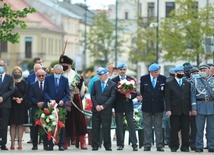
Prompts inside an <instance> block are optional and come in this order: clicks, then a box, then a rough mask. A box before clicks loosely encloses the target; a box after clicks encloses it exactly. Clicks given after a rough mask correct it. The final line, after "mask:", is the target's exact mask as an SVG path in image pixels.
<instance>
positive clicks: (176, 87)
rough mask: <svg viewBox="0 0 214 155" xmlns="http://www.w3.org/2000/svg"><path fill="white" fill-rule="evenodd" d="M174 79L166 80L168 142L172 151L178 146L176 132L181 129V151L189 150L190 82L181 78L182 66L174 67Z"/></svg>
mask: <svg viewBox="0 0 214 155" xmlns="http://www.w3.org/2000/svg"><path fill="white" fill-rule="evenodd" d="M174 71H175V77H174V79H172V80H170V81H167V82H166V89H165V104H166V115H168V116H170V125H171V132H170V143H169V147H170V149H171V151H172V152H176V151H177V150H178V148H179V139H178V132H179V131H180V130H181V137H182V138H181V140H182V143H181V148H180V149H181V151H182V152H189V114H190V112H191V102H190V101H191V98H190V97H191V83H190V82H189V81H188V80H187V79H186V78H183V76H184V67H183V66H177V67H175V68H174Z"/></svg>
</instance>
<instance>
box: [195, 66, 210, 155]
mask: <svg viewBox="0 0 214 155" xmlns="http://www.w3.org/2000/svg"><path fill="white" fill-rule="evenodd" d="M199 70H200V71H201V72H200V78H196V79H195V83H194V85H192V88H191V90H192V91H191V102H192V114H193V115H196V128H197V133H196V150H195V151H196V152H203V147H204V142H203V137H204V126H205V123H206V120H207V129H206V132H207V143H208V151H209V152H214V123H213V120H214V77H212V76H211V74H210V71H209V66H208V65H201V66H199Z"/></svg>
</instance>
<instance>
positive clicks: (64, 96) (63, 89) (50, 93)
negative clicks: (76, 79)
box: [44, 74, 70, 108]
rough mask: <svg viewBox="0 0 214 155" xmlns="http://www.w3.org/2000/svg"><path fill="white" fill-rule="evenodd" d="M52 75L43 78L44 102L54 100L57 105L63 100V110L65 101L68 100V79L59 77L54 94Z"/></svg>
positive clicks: (54, 87)
mask: <svg viewBox="0 0 214 155" xmlns="http://www.w3.org/2000/svg"><path fill="white" fill-rule="evenodd" d="M54 80H55V79H54V74H52V75H50V76H47V77H46V78H45V85H44V94H45V100H46V102H50V100H55V101H56V102H57V103H59V101H60V100H63V102H64V104H63V108H65V105H66V104H65V103H66V101H68V100H69V96H70V90H69V86H68V79H67V78H66V77H64V76H61V77H60V79H59V89H58V92H56V86H55V81H54Z"/></svg>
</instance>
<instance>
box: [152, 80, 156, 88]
mask: <svg viewBox="0 0 214 155" xmlns="http://www.w3.org/2000/svg"><path fill="white" fill-rule="evenodd" d="M152 86H153V88H155V78H152Z"/></svg>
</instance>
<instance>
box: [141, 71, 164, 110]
mask: <svg viewBox="0 0 214 155" xmlns="http://www.w3.org/2000/svg"><path fill="white" fill-rule="evenodd" d="M165 83H166V77H165V76H163V75H159V76H158V77H157V81H156V85H155V88H153V86H152V83H151V79H150V74H147V75H144V76H142V77H141V79H140V92H141V95H142V97H143V103H142V111H143V112H147V113H160V112H163V111H164V89H165Z"/></svg>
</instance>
